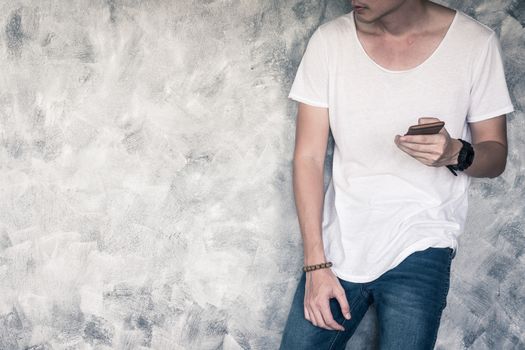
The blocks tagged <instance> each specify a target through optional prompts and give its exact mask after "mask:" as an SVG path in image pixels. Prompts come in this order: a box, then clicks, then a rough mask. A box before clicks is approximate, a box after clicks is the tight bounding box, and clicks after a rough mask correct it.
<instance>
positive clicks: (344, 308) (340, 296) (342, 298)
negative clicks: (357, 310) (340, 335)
mask: <svg viewBox="0 0 525 350" xmlns="http://www.w3.org/2000/svg"><path fill="white" fill-rule="evenodd" d="M335 298H336V299H337V301H338V302H339V305H340V306H341V312H342V313H343V316H344V317H345V318H346V319H347V320H349V319H350V317H351V316H350V305H348V300H347V299H346V294H345V292H344V289H342V287H341V292H339V293H336V294H335Z"/></svg>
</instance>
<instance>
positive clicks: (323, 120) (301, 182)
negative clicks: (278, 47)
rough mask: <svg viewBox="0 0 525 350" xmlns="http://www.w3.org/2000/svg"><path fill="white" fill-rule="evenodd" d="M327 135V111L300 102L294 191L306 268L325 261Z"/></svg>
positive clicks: (294, 161)
mask: <svg viewBox="0 0 525 350" xmlns="http://www.w3.org/2000/svg"><path fill="white" fill-rule="evenodd" d="M328 133H329V120H328V108H322V107H314V106H311V105H308V104H305V103H301V102H299V107H298V111H297V125H296V134H295V151H294V156H293V188H294V197H295V205H296V209H297V216H298V219H299V226H300V229H301V235H302V237H303V248H304V263H305V265H313V264H319V263H322V262H326V260H325V259H326V257H325V254H324V249H323V241H322V232H321V224H322V213H323V210H322V209H323V201H324V183H323V171H324V161H325V155H326V146H327V141H328Z"/></svg>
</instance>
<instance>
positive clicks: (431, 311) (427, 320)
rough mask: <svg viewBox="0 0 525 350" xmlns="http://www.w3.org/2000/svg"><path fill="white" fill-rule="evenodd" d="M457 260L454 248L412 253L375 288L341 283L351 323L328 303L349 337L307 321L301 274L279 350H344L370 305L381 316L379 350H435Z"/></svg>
mask: <svg viewBox="0 0 525 350" xmlns="http://www.w3.org/2000/svg"><path fill="white" fill-rule="evenodd" d="M454 255H455V252H453V250H452V248H435V247H430V248H427V249H425V250H422V251H416V252H414V253H412V254H411V255H409V256H408V257H406V258H405V259H404V260H403V261H402V262H401V263H400V264H399V265H397V266H396V267H395V268H393V269H391V270H389V271H387V272H385V273H384V274H382V275H381V276H380V277H378V278H377V279H375V280H373V281H371V282H366V283H354V282H349V281H345V280H342V279H340V278H339V282H340V283H341V286H342V287H343V288H344V290H345V293H346V297H347V299H348V304H349V305H350V313H351V315H352V318H351V319H350V320H347V319H345V318H344V316H343V314H342V313H341V307H340V306H339V302H338V301H337V299H335V298H332V299H330V309H331V311H332V315H333V317H334V320H335V321H336V322H337V323H339V324H342V325H343V327H344V328H345V331H339V330H328V329H325V328H321V327H317V326H314V325H313V324H312V323H311V322H310V321H308V320H307V319H306V318H305V317H304V288H305V281H306V272H303V274H302V277H301V280H300V281H299V284H298V287H297V290H296V292H295V295H294V298H293V301H292V306H291V308H290V312H289V315H288V319H287V321H286V325H285V328H284V332H283V337H282V340H281V346H280V350H308V349H312V350H314V349H315V350H323V349H326V350H334V349H345V346H346V344H347V342H348V340H349V339H350V337H351V336H352V335H353V334H354V332H355V330H356V329H357V326H358V325H359V323H360V322H361V320H362V319H363V316H364V315H365V313H366V312H367V310H368V307H369V306H370V305H371V304H372V303H375V306H376V311H377V319H378V326H379V348H380V349H381V350H398V349H399V350H427V349H428V350H431V349H434V346H435V343H436V338H437V333H438V328H439V324H440V321H441V313H442V312H443V310H444V309H445V306H446V304H447V295H448V290H449V283H450V266H451V263H452V259H453V258H454Z"/></svg>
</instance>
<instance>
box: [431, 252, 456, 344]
mask: <svg viewBox="0 0 525 350" xmlns="http://www.w3.org/2000/svg"><path fill="white" fill-rule="evenodd" d="M452 258H453V254H452V251H451V252H449V255H448V265H447V274H448V276H449V277H448V278H447V281H446V287H445V289H444V292H443V296H442V297H441V311H440V317H438V319H437V320H436V328H437V329H438V332H439V323H440V321H441V313H442V312H443V310H444V309H445V306H446V301H447V294H448V290H449V288H450V268H451V265H452ZM438 332H436V333H435V334H434V341H433V342H432V348H434V347H435V345H436V342H437V336H438Z"/></svg>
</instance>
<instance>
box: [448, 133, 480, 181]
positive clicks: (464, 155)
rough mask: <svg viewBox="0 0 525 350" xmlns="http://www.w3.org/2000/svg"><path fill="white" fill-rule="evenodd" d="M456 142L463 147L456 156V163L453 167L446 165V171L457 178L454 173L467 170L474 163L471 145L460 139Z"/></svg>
mask: <svg viewBox="0 0 525 350" xmlns="http://www.w3.org/2000/svg"><path fill="white" fill-rule="evenodd" d="M458 140H459V141H461V143H462V144H463V147H461V150H460V151H459V154H458V163H457V164H454V165H447V168H448V170H450V171H451V172H452V174H454V175H455V176H458V174H456V171H463V170H465V169H467V168H468V167H469V166H470V165H471V164H472V162H473V161H474V148H472V145H471V144H470V143H469V142H467V141H464V140H462V139H458ZM454 170H456V171H454Z"/></svg>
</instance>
